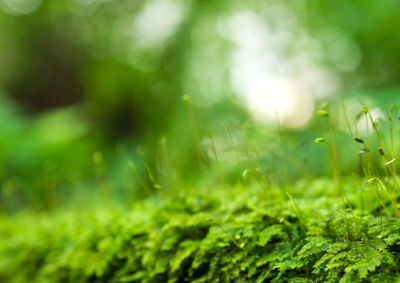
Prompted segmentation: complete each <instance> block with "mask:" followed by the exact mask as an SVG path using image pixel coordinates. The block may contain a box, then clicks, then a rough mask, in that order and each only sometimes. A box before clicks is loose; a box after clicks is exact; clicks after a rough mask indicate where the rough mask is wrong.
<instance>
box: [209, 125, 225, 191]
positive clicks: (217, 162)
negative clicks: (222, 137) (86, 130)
mask: <svg viewBox="0 0 400 283" xmlns="http://www.w3.org/2000/svg"><path fill="white" fill-rule="evenodd" d="M209 134H210V141H211V148H212V150H213V154H214V158H215V163H216V165H217V171H218V175H219V178H220V180H221V184H222V187H223V188H225V179H224V174H223V173H222V170H221V165H220V162H219V158H218V153H217V149H216V147H215V142H214V135H213V132H212V130H211V129H209Z"/></svg>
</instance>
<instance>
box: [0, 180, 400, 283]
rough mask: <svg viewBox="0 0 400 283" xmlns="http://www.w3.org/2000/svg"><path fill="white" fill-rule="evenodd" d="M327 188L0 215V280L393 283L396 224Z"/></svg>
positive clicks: (399, 239) (397, 261)
mask: <svg viewBox="0 0 400 283" xmlns="http://www.w3.org/2000/svg"><path fill="white" fill-rule="evenodd" d="M305 186H311V187H312V188H313V190H312V191H313V195H305V194H301V190H304V188H305ZM327 187H329V182H327V181H324V182H319V183H316V182H314V183H313V184H309V185H307V184H306V185H299V186H297V187H296V188H294V189H293V188H292V190H293V191H300V193H298V195H296V194H295V193H293V194H294V195H293V199H292V198H291V195H289V196H288V195H287V194H285V193H283V191H281V190H279V191H276V192H272V193H263V192H260V190H259V189H258V188H254V189H251V188H246V189H244V188H241V187H240V186H239V187H238V188H232V189H229V190H227V189H224V190H212V191H211V192H208V193H198V192H195V191H192V192H186V193H185V194H182V195H180V196H177V195H175V196H173V197H169V198H161V197H153V198H150V199H147V200H145V201H141V202H138V203H135V204H134V205H133V208H132V209H129V210H127V209H121V208H112V206H110V205H104V207H100V208H96V209H89V208H87V209H85V210H81V211H80V212H79V211H76V210H74V212H71V211H68V210H67V209H65V210H59V211H57V212H52V213H47V214H45V213H41V214H40V213H27V212H24V213H21V214H16V215H13V216H7V217H6V216H2V217H1V218H0V282H396V281H397V280H398V278H400V253H399V251H400V220H399V219H395V218H392V217H389V216H385V215H384V216H383V220H382V221H381V218H380V216H379V214H378V213H362V212H361V209H359V208H357V201H356V197H354V199H352V198H351V196H349V199H350V203H351V206H352V208H351V209H350V208H346V207H347V206H346V205H343V202H342V201H341V200H340V199H339V198H338V199H333V198H332V197H331V196H329V195H327V194H328V193H327V192H329V189H328V188H327ZM349 206H350V205H349ZM399 282H400V281H399Z"/></svg>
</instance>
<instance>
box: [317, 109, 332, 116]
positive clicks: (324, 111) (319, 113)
mask: <svg viewBox="0 0 400 283" xmlns="http://www.w3.org/2000/svg"><path fill="white" fill-rule="evenodd" d="M317 116H318V117H329V113H328V111H326V110H319V111H318V112H317Z"/></svg>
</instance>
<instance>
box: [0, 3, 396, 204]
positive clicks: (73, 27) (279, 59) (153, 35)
mask: <svg viewBox="0 0 400 283" xmlns="http://www.w3.org/2000/svg"><path fill="white" fill-rule="evenodd" d="M399 25H400V2H399V1H395V0H383V1H373V0H366V1H358V0H352V1H324V0H289V1H278V0H270V1H265V0H263V1H261V0H252V1H231V0H220V1H211V0H202V1H200V0H147V1H127V0H119V1H110V0H68V1H64V0H59V1H50V0H0V206H1V208H0V209H1V210H3V211H15V210H20V209H26V208H29V209H37V210H51V209H53V208H55V207H57V206H58V205H60V204H67V203H71V202H74V203H75V202H79V201H82V202H85V201H86V199H85V198H83V197H81V196H82V195H89V196H90V197H91V199H93V197H94V196H97V195H98V196H102V197H103V198H104V197H105V198H111V199H115V200H118V201H119V202H128V203H132V201H135V200H137V199H142V198H145V197H146V196H148V195H150V194H152V192H153V191H155V190H161V191H163V190H168V189H167V187H175V188H178V189H180V190H182V189H183V187H185V186H189V185H183V184H182V180H183V179H184V180H185V182H186V183H185V184H190V185H194V184H198V183H199V182H202V180H203V181H204V179H205V176H207V177H206V178H207V179H212V178H215V179H216V180H219V178H221V176H222V175H221V174H219V173H218V172H220V171H223V175H224V176H225V177H224V179H225V180H223V181H224V182H229V183H234V182H236V181H235V180H237V179H240V176H241V174H242V173H241V172H242V171H243V170H244V169H246V168H247V167H249V165H246V162H248V161H245V158H243V156H246V155H247V156H248V155H256V156H258V155H260V158H259V160H260V161H261V163H262V166H261V167H262V171H263V172H264V173H265V174H268V175H270V178H271V179H272V180H273V181H274V182H276V183H279V184H285V183H288V182H291V181H294V180H298V179H299V178H311V177H314V176H325V175H327V174H330V173H329V172H331V168H330V165H329V164H325V163H321V158H320V156H321V155H327V152H326V150H325V149H323V148H320V147H316V146H315V145H314V144H313V139H314V138H315V137H317V136H320V135H323V133H324V132H326V128H327V127H326V125H324V123H325V122H324V121H322V122H321V120H320V119H318V118H316V117H315V111H316V110H317V109H318V108H319V107H320V105H321V103H322V102H323V101H330V109H332V110H331V111H332V113H336V116H335V117H333V119H334V121H335V124H336V125H337V127H338V135H339V136H338V143H339V144H340V145H342V148H343V149H344V151H343V152H344V153H343V158H342V164H343V165H342V166H341V168H342V170H343V171H345V172H349V173H350V172H353V171H354V168H356V165H355V164H354V162H352V159H350V158H347V159H346V156H347V157H348V156H349V154H348V152H356V151H357V145H356V144H354V145H353V143H352V142H351V141H350V142H348V140H349V134H350V133H348V132H346V127H345V119H344V115H343V113H342V112H341V111H342V109H343V106H344V105H345V108H347V111H348V115H349V117H350V120H352V122H353V121H355V123H356V124H357V121H356V120H357V115H358V114H359V111H360V109H361V107H362V105H364V104H367V105H368V106H369V107H370V108H371V113H373V116H374V117H375V118H376V119H378V118H381V119H386V118H387V115H388V113H389V110H390V109H391V105H392V104H396V103H397V102H398V100H399V93H400V88H399V82H400V52H399V50H400V33H398V32H397V29H398V27H399ZM182 97H185V98H184V101H182ZM343 101H345V103H343ZM335 109H336V110H335ZM361 131H362V130H361ZM341 132H343V135H342V136H341V135H340V133H341ZM361 135H362V133H361ZM350 139H351V137H350ZM341 142H342V143H341ZM346 150H348V152H346ZM249 152H250V153H249ZM257 158H258V157H257ZM203 167H204V168H203ZM77 196H79V197H77Z"/></svg>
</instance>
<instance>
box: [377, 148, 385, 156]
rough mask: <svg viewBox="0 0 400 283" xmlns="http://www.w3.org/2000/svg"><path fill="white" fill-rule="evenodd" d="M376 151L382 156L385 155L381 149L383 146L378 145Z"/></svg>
mask: <svg viewBox="0 0 400 283" xmlns="http://www.w3.org/2000/svg"><path fill="white" fill-rule="evenodd" d="M378 151H379V154H380V155H382V156H385V151H384V150H383V147H381V146H380V147H378Z"/></svg>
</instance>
